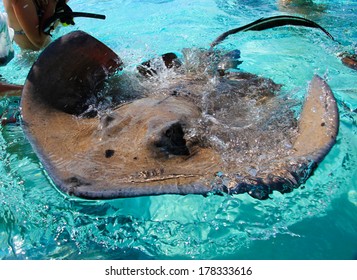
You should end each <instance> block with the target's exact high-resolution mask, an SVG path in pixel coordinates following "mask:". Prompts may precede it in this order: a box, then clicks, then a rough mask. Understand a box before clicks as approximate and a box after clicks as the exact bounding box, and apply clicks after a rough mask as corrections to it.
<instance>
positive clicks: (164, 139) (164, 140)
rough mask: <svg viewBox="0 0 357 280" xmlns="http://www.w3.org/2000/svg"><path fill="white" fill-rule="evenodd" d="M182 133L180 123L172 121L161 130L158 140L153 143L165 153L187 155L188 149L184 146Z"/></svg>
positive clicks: (184, 141)
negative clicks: (172, 122)
mask: <svg viewBox="0 0 357 280" xmlns="http://www.w3.org/2000/svg"><path fill="white" fill-rule="evenodd" d="M184 135H185V133H184V131H183V128H182V125H181V124H180V123H174V124H172V125H171V126H170V127H168V128H166V129H165V130H163V131H162V133H161V135H160V138H159V140H158V141H156V142H155V143H154V145H155V147H157V148H159V149H160V151H162V152H164V153H166V154H172V155H178V156H180V155H189V154H190V151H189V149H188V148H187V146H186V140H185V139H184Z"/></svg>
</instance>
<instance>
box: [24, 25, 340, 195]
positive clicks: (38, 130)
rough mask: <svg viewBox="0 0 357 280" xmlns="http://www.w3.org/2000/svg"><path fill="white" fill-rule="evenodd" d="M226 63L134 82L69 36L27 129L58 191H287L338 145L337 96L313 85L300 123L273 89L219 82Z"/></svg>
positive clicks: (197, 55) (217, 57)
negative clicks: (219, 69) (220, 69)
mask: <svg viewBox="0 0 357 280" xmlns="http://www.w3.org/2000/svg"><path fill="white" fill-rule="evenodd" d="M227 57H230V58H232V53H228V55H227V54H225V53H220V52H212V51H208V52H207V51H204V50H195V49H186V50H184V51H183V54H182V58H181V59H179V58H178V57H177V56H176V55H175V54H167V55H166V56H163V57H158V58H157V59H152V60H150V61H147V62H144V63H142V64H141V65H139V67H138V69H137V70H138V71H136V70H135V71H134V70H132V71H129V70H126V69H124V70H123V62H122V60H121V59H120V58H119V57H118V56H117V55H116V54H115V53H114V52H113V51H112V50H111V49H110V48H108V47H107V46H106V45H104V44H103V43H101V42H100V41H98V40H97V39H95V38H94V37H92V36H90V35H89V34H87V33H85V32H83V31H75V32H72V33H69V34H67V35H64V36H63V37H61V38H59V39H57V40H56V41H54V42H53V43H51V44H50V45H49V46H48V47H47V48H46V49H45V50H44V51H43V52H42V53H41V55H40V56H39V57H38V60H37V61H36V62H35V63H34V65H33V66H32V68H31V70H30V72H29V74H28V77H27V80H26V82H25V85H24V89H23V92H22V99H21V112H22V126H23V129H24V131H25V134H26V136H27V137H28V139H29V141H30V143H31V145H32V146H33V148H34V150H35V152H36V153H37V155H38V157H39V159H40V161H41V162H42V164H43V166H44V168H45V170H46V171H47V174H48V175H49V177H50V178H51V179H52V180H53V182H54V184H55V185H56V186H57V187H58V188H59V189H60V190H62V191H63V192H65V193H67V194H70V195H74V196H77V197H82V198H87V199H111V198H121V197H134V196H144V195H161V194H180V195H186V194H201V195H207V194H224V193H228V194H242V193H248V194H249V195H251V196H252V197H254V198H257V199H267V198H269V196H270V195H271V194H272V193H273V192H274V191H278V192H280V193H288V192H291V191H292V190H293V189H295V188H297V187H299V186H300V185H301V184H303V183H304V182H305V181H306V180H307V179H308V178H309V176H311V174H312V173H313V171H314V170H315V168H316V167H317V165H318V163H320V162H321V161H322V160H323V158H324V157H325V156H326V155H327V153H328V152H329V151H330V149H331V147H332V146H333V145H334V143H335V140H336V136H337V133H338V124H339V120H338V119H339V115H338V110H337V106H336V101H335V98H334V96H333V93H332V91H331V89H330V87H329V86H328V84H327V83H326V82H325V81H324V80H323V79H322V78H321V77H319V76H317V75H315V76H314V77H313V78H312V81H311V83H310V85H309V89H308V93H307V96H306V99H305V101H304V104H303V106H302V110H301V113H300V114H298V113H299V110H298V112H297V110H296V108H298V107H299V106H298V105H297V104H296V101H294V99H293V98H289V96H287V95H284V94H281V93H280V89H281V85H279V84H276V83H275V82H274V81H272V80H271V79H268V78H264V77H259V76H257V75H255V74H253V73H246V72H242V71H217V69H218V68H219V67H218V66H219V65H222V63H223V64H224V62H225V60H226V59H227ZM233 57H234V59H235V60H236V59H237V57H239V53H237V51H235V52H233ZM236 62H237V61H236ZM237 64H239V63H236V64H235V65H237Z"/></svg>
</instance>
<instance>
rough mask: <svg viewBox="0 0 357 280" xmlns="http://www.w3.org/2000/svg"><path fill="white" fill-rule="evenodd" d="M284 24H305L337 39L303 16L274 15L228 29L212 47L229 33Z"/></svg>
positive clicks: (258, 29) (257, 29) (259, 29)
mask: <svg viewBox="0 0 357 280" xmlns="http://www.w3.org/2000/svg"><path fill="white" fill-rule="evenodd" d="M284 25H295V26H305V27H311V28H318V29H320V30H322V31H323V32H324V33H325V34H326V35H327V36H328V37H330V38H331V39H332V40H335V39H334V38H333V37H332V35H331V34H330V33H329V32H327V30H326V29H325V28H323V27H322V26H320V25H319V24H317V23H316V22H314V21H311V20H308V19H305V18H302V17H296V16H274V17H269V18H260V19H258V20H256V21H254V22H251V23H249V24H247V25H244V26H241V27H238V28H234V29H231V30H228V31H227V32H224V33H223V34H221V35H220V36H219V37H217V39H216V40H214V41H213V42H212V43H211V48H213V47H214V46H216V45H218V44H219V43H221V42H222V41H223V40H225V39H226V38H227V37H228V36H229V35H232V34H236V33H238V32H241V31H244V32H245V31H261V30H265V29H270V28H274V27H279V26H284Z"/></svg>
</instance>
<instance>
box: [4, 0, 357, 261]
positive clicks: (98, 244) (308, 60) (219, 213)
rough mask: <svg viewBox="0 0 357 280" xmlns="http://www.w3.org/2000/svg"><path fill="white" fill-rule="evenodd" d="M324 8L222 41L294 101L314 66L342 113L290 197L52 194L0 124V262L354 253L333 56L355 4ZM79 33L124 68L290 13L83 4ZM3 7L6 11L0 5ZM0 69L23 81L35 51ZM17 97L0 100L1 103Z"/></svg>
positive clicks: (217, 5) (351, 100) (340, 80)
mask: <svg viewBox="0 0 357 280" xmlns="http://www.w3.org/2000/svg"><path fill="white" fill-rule="evenodd" d="M315 2H316V3H317V4H321V5H324V7H323V9H324V10H323V11H321V9H320V8H316V10H315V11H314V10H310V11H308V12H306V13H305V16H306V17H308V18H310V19H313V20H315V21H317V22H318V23H319V24H321V25H322V26H324V27H325V28H326V29H327V30H328V31H329V32H330V33H331V34H332V35H333V36H334V37H335V38H336V39H337V40H338V41H339V42H341V44H338V43H336V42H333V41H331V40H329V39H328V38H327V37H326V36H325V35H324V34H322V33H321V32H319V31H318V30H311V29H305V28H292V27H282V28H277V29H273V30H268V31H264V32H258V33H254V32H249V33H245V34H239V35H235V36H231V37H230V38H229V39H228V40H227V41H226V42H225V43H224V44H223V45H222V46H220V47H221V48H227V49H233V48H239V49H240V50H241V52H242V59H243V61H244V63H243V64H242V65H241V69H243V70H245V71H249V72H252V73H256V74H259V75H263V76H265V77H269V78H272V79H274V80H275V81H276V82H278V83H282V84H284V85H285V86H284V90H285V91H286V92H291V94H293V95H294V97H296V98H299V99H300V100H302V99H303V97H304V94H305V92H306V89H307V85H308V82H309V80H310V79H311V78H312V76H313V74H315V73H317V74H319V75H321V76H323V77H325V78H326V79H327V80H328V83H329V84H330V86H331V88H332V90H333V92H334V93H335V96H336V98H337V100H338V102H339V110H340V114H341V116H340V117H341V120H340V132H339V135H338V139H337V144H336V145H335V146H334V147H333V149H332V150H331V152H330V153H329V154H328V156H327V157H326V158H325V160H324V161H323V162H322V163H321V164H320V166H319V168H318V169H317V170H316V172H315V173H314V175H313V176H312V177H311V178H310V179H309V180H308V181H307V183H306V184H305V185H304V186H303V187H301V188H299V189H297V190H295V191H294V192H292V193H290V194H285V195H281V194H278V193H274V194H273V195H272V199H270V200H267V201H258V200H255V199H253V198H251V197H249V196H248V195H245V194H244V195H237V196H209V197H202V196H195V195H187V196H175V195H163V196H156V197H138V198H129V199H115V200H110V201H86V200H81V199H76V198H73V197H69V196H67V195H65V194H62V193H60V192H59V191H58V190H57V189H56V188H55V186H53V185H52V183H51V181H50V180H49V179H48V178H47V177H46V174H45V173H44V171H43V169H42V167H41V164H40V163H39V161H38V159H37V157H36V155H35V154H34V152H33V150H32V149H31V146H30V144H29V143H28V141H27V140H26V138H25V136H24V134H23V132H22V130H21V127H20V126H17V125H8V126H5V127H1V128H0V158H1V161H0V259H356V258H357V183H356V182H357V171H356V170H357V169H356V166H357V164H356V163H357V113H356V110H357V72H356V71H354V70H351V69H349V68H347V67H345V66H343V65H342V64H341V62H340V60H339V59H338V57H337V54H338V53H340V52H342V51H354V52H357V27H356V26H357V25H356V23H357V1H332V0H329V1H315ZM70 5H71V7H72V8H73V10H75V11H87V12H95V13H103V14H105V15H106V16H107V19H106V20H105V21H98V20H91V19H84V18H78V19H77V20H76V25H75V26H74V27H66V28H61V29H60V30H59V31H58V32H56V33H55V34H54V38H57V37H59V36H60V35H63V34H65V33H67V32H69V31H72V30H77V29H81V30H84V31H86V32H88V33H90V34H91V35H93V36H95V37H96V38H98V39H100V40H101V41H102V42H104V43H105V44H107V45H108V46H109V47H111V48H112V49H113V50H114V51H115V52H117V53H118V54H119V56H120V57H121V58H122V59H123V60H124V62H125V64H126V65H127V67H128V69H130V67H133V66H135V65H136V64H138V63H140V62H142V61H144V60H146V59H147V58H150V57H152V56H155V55H157V54H162V53H165V52H170V51H174V52H179V51H180V50H181V49H182V48H184V47H192V46H195V47H208V45H209V43H210V42H211V41H213V40H214V39H215V38H216V37H217V36H218V35H220V34H221V33H222V32H224V31H226V30H228V29H231V28H234V27H237V26H240V25H243V24H246V23H248V22H250V21H253V20H255V19H257V18H259V17H263V16H264V17H267V16H272V15H278V14H288V13H291V14H294V15H298V14H296V13H294V12H291V11H284V12H281V11H279V10H278V8H277V5H276V1H246V0H245V1H243V0H240V1H238V0H227V1H223V0H216V1H213V0H199V1H188V0H172V1H164V0H161V1H160V0H151V1H139V0H106V1H104V0H103V1H95V0H86V1H84V0H80V1H72V3H71V2H70ZM0 10H1V11H2V10H3V6H2V5H1V6H0ZM15 50H16V52H17V55H16V57H15V59H14V60H13V61H12V62H10V64H9V65H8V66H7V67H5V68H0V71H1V72H0V73H1V75H2V76H3V77H4V78H6V79H7V80H8V81H10V82H14V83H23V82H24V81H25V79H26V75H27V73H28V71H29V68H30V67H31V64H32V62H33V61H34V59H35V58H36V56H37V55H38V53H21V52H20V50H19V49H18V48H16V49H15ZM18 101H19V100H18V99H16V98H12V99H10V98H5V99H1V100H0V108H1V110H5V109H6V108H9V107H10V108H12V109H16V108H18Z"/></svg>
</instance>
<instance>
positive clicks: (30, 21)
mask: <svg viewBox="0 0 357 280" xmlns="http://www.w3.org/2000/svg"><path fill="white" fill-rule="evenodd" d="M11 5H12V8H13V11H14V14H15V16H16V18H17V21H18V23H19V25H20V26H21V28H22V30H23V31H24V33H25V34H26V37H27V38H28V40H29V41H30V42H31V44H32V45H33V47H34V49H35V50H39V49H41V48H43V47H44V46H46V45H47V44H48V43H49V41H50V37H49V36H48V35H46V34H44V33H43V32H42V30H41V22H40V20H39V17H38V15H37V10H36V6H35V4H34V2H33V1H32V0H12V1H11ZM50 5H51V6H50ZM54 9H55V2H54V1H49V6H48V7H47V8H46V10H45V14H44V15H43V19H45V18H44V17H45V16H48V15H49V14H51V12H52V14H53V12H54Z"/></svg>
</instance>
